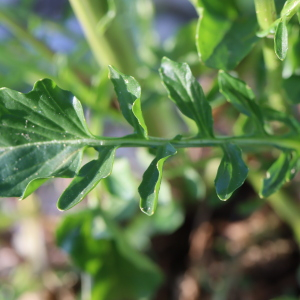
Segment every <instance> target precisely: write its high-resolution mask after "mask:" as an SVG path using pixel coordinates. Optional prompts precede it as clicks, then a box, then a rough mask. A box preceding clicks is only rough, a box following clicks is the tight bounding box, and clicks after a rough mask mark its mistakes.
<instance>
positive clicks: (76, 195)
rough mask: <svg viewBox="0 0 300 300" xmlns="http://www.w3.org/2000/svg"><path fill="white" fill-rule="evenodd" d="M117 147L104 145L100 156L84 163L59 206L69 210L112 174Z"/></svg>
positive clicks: (63, 194)
mask: <svg viewBox="0 0 300 300" xmlns="http://www.w3.org/2000/svg"><path fill="white" fill-rule="evenodd" d="M116 149H117V148H116V147H102V148H100V149H99V157H98V159H97V160H92V161H90V162H88V163H87V164H86V165H84V166H83V167H82V168H81V169H80V171H79V173H78V174H77V175H76V177H75V178H74V179H73V180H72V182H71V184H70V185H69V186H68V187H67V188H66V190H65V191H64V192H63V193H62V195H61V196H60V198H59V200H58V203H57V207H58V209H60V210H67V209H70V208H72V207H73V206H75V205H76V204H78V203H79V202H80V201H82V199H83V198H84V197H85V196H86V195H87V194H88V193H89V192H90V191H91V190H92V189H94V188H95V187H96V185H97V184H98V183H99V182H100V181H101V179H103V178H106V177H107V176H109V175H110V173H111V170H112V166H113V163H114V158H115V152H116Z"/></svg>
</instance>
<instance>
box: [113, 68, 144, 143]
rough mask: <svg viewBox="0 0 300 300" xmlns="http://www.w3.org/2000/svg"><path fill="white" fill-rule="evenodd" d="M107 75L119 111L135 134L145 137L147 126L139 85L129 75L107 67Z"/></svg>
mask: <svg viewBox="0 0 300 300" xmlns="http://www.w3.org/2000/svg"><path fill="white" fill-rule="evenodd" d="M109 76H110V79H111V81H112V83H113V85H114V88H115V91H116V94H117V96H118V101H119V104H120V107H121V111H122V114H123V116H124V117H125V119H126V120H127V122H128V123H129V124H130V125H131V126H132V127H133V128H134V131H135V133H136V134H138V135H140V136H143V137H147V135H148V133H147V127H146V124H145V121H144V118H143V114H142V111H141V100H140V98H141V87H140V85H139V83H138V82H137V81H136V80H135V79H134V78H133V77H131V76H127V75H125V74H122V73H121V72H119V71H117V70H116V69H115V68H113V67H111V66H110V67H109Z"/></svg>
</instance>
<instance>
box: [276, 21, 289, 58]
mask: <svg viewBox="0 0 300 300" xmlns="http://www.w3.org/2000/svg"><path fill="white" fill-rule="evenodd" d="M286 23H287V22H286V18H282V19H281V21H280V22H279V23H278V25H277V28H276V31H275V36H274V48H275V53H276V55H277V57H278V58H279V59H280V60H284V59H285V57H286V54H287V50H288V30H287V26H286Z"/></svg>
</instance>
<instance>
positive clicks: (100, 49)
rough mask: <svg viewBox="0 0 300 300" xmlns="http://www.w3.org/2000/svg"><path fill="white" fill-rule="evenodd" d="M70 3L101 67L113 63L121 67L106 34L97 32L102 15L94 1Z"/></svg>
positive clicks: (71, 1)
mask: <svg viewBox="0 0 300 300" xmlns="http://www.w3.org/2000/svg"><path fill="white" fill-rule="evenodd" d="M70 4H71V6H72V8H73V11H74V13H75V14H76V16H77V18H78V20H79V21H80V23H81V25H82V28H83V31H84V34H85V36H86V39H87V41H88V43H89V45H90V47H91V49H92V51H93V54H94V57H95V59H96V60H97V62H98V64H99V65H100V66H101V67H103V66H107V65H109V64H112V65H114V66H116V67H117V68H120V66H119V63H118V59H117V58H116V57H115V55H114V51H112V49H111V47H110V45H109V44H108V42H107V39H105V38H104V35H102V34H98V33H97V30H96V29H97V24H98V22H99V20H100V18H101V16H99V15H97V12H98V10H96V9H95V7H94V6H93V3H92V1H90V0H85V1H82V0H70Z"/></svg>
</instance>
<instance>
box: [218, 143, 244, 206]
mask: <svg viewBox="0 0 300 300" xmlns="http://www.w3.org/2000/svg"><path fill="white" fill-rule="evenodd" d="M222 149H223V152H224V156H223V158H222V160H221V163H220V166H219V168H218V172H217V176H216V179H215V186H216V191H217V195H218V197H219V198H220V199H221V200H227V199H228V198H230V196H231V195H232V193H233V192H234V191H235V190H236V189H237V188H239V187H240V186H241V185H242V184H243V183H244V181H245V180H246V178H247V175H248V167H247V166H246V165H245V163H244V161H243V159H242V151H241V149H240V148H239V147H238V146H236V145H235V144H231V143H230V144H225V145H224V146H223V147H222Z"/></svg>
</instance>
